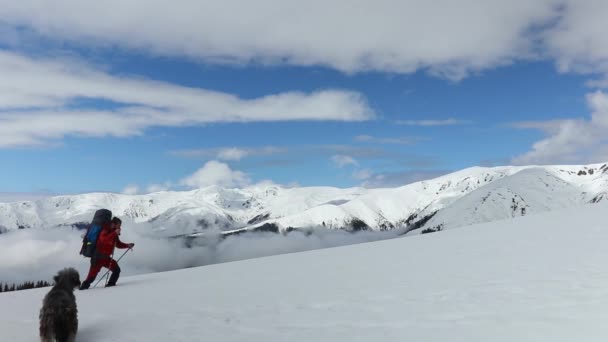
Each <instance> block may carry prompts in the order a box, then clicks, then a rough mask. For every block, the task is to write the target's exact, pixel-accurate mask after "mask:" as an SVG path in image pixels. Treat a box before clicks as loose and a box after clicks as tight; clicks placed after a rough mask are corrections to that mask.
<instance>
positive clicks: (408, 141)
mask: <svg viewBox="0 0 608 342" xmlns="http://www.w3.org/2000/svg"><path fill="white" fill-rule="evenodd" d="M420 140H424V139H422V138H418V137H399V138H379V137H374V136H371V135H358V136H356V137H355V141H357V142H366V143H378V144H397V145H412V144H415V143H417V142H419V141H420Z"/></svg>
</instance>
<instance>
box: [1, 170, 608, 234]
mask: <svg viewBox="0 0 608 342" xmlns="http://www.w3.org/2000/svg"><path fill="white" fill-rule="evenodd" d="M604 199H608V165H607V164H593V165H583V166H521V167H511V166H507V167H493V168H483V167H473V168H469V169H465V170H462V171H458V172H455V173H452V174H448V175H445V176H442V177H439V178H435V179H432V180H427V181H422V182H417V183H412V184H409V185H406V186H402V187H398V188H386V189H365V188H350V189H338V188H331V187H299V188H283V187H280V186H277V185H268V184H265V185H256V186H252V187H248V188H244V189H225V188H220V187H217V186H212V187H207V188H201V189H197V190H192V191H181V192H178V191H165V192H157V193H152V194H147V195H122V194H111V193H91V194H83V195H73V196H57V197H50V198H46V199H41V200H37V201H29V202H28V201H24V202H16V203H0V232H2V231H6V230H12V229H19V228H48V227H53V226H61V225H78V224H82V223H86V222H88V221H89V220H90V219H91V216H92V213H93V212H94V211H95V210H96V209H98V208H109V209H111V210H112V211H113V212H114V213H115V214H116V215H118V216H121V217H125V218H128V219H132V220H133V221H135V222H149V223H150V224H151V226H152V227H153V228H152V230H153V231H154V233H155V234H160V235H164V236H173V235H181V234H194V233H201V232H205V230H206V229H208V228H210V227H219V228H220V229H222V230H235V229H251V228H254V227H257V226H260V225H264V224H269V223H272V224H276V225H277V226H278V227H279V229H287V228H289V227H293V228H302V227H311V226H325V227H327V228H349V227H350V228H354V229H361V228H371V229H375V230H386V229H393V228H397V227H400V228H404V227H407V228H408V229H412V231H413V232H420V231H423V230H424V229H430V230H436V229H440V228H441V229H446V228H454V227H460V226H465V225H470V224H475V223H482V222H489V221H495V220H500V219H506V218H511V217H515V216H523V215H526V214H531V213H540V212H544V211H551V210H558V209H563V208H568V207H572V206H576V205H581V204H586V203H597V202H600V201H603V200H604Z"/></svg>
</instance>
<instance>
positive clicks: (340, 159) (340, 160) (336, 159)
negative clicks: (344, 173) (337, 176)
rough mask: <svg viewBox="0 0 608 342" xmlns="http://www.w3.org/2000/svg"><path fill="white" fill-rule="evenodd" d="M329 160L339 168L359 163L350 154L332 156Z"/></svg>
mask: <svg viewBox="0 0 608 342" xmlns="http://www.w3.org/2000/svg"><path fill="white" fill-rule="evenodd" d="M331 161H332V162H333V163H334V164H335V165H336V166H337V167H340V168H342V167H345V166H349V165H353V166H357V165H359V162H357V160H355V158H353V157H351V156H346V155H342V154H338V155H335V156H332V157H331Z"/></svg>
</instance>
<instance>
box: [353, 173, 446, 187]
mask: <svg viewBox="0 0 608 342" xmlns="http://www.w3.org/2000/svg"><path fill="white" fill-rule="evenodd" d="M450 172H453V171H451V170H407V171H397V172H384V173H372V172H369V173H368V174H367V176H368V177H366V178H365V179H362V180H363V182H362V183H361V186H363V187H365V188H387V187H390V188H394V187H397V186H404V185H407V184H410V183H415V182H420V181H423V180H427V179H433V178H436V177H439V176H443V175H445V174H448V173H450Z"/></svg>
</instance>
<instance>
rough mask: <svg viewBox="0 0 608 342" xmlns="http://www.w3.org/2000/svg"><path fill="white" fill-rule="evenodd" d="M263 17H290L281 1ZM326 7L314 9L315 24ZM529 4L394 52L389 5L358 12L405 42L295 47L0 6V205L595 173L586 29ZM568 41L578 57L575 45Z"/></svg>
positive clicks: (598, 142)
mask: <svg viewBox="0 0 608 342" xmlns="http://www.w3.org/2000/svg"><path fill="white" fill-rule="evenodd" d="M28 2H29V1H24V3H28ZM415 2H416V1H410V2H404V4H403V5H400V6H406V7H407V6H409V7H407V8H406V9H408V10H410V12H412V11H414V12H415V11H420V13H419V15H421V16H424V15H425V14H428V13H436V12H437V11H439V12H440V13H441V11H442V10H443V11H446V12H450V13H451V11H452V10H451V9H449V8H442V7H440V8H432V5H429V6H431V8H428V9H427V8H422V9H419V7H420V6H417V4H415ZM472 2H475V1H472ZM31 3H32V4H34V3H35V2H34V1H31ZM127 3H133V4H135V3H136V1H131V2H127ZM264 3H268V4H266V5H268V6H270V7H269V8H273V10H276V11H279V10H280V11H279V12H281V13H291V12H290V11H292V12H293V13H299V11H298V8H297V6H300V5H298V4H297V2H293V3H292V2H290V1H287V2H273V1H266V2H264ZM314 3H315V4H316V2H314ZM340 3H341V2H339V1H338V2H336V4H335V5H331V6H330V7H331V8H327V9H326V10H327V12H328V13H330V14H328V16H329V17H330V18H333V17H331V13H332V11H343V10H344V8H341V5H340ZM479 3H480V4H481V3H483V2H479ZM486 3H487V2H486ZM541 3H544V2H539V4H536V5H525V6H524V5H521V4H520V5H521V6H519V7H518V8H515V7H508V8H503V6H508V5H505V4H502V3H501V2H498V1H497V2H496V3H495V4H494V5H495V6H494V7H492V6H490V7H489V8H484V9H483V11H484V12H482V13H483V14H484V15H486V16H488V17H490V18H491V17H492V16H496V17H497V18H500V19H501V20H503V22H502V23H501V25H497V24H495V23H492V22H491V20H490V21H482V22H480V23H479V25H487V27H485V28H484V29H483V30H482V31H483V32H481V33H480V32H479V31H480V30H479V25H477V26H475V25H473V26H472V27H470V28H467V27H466V25H465V23H469V22H470V21H471V20H473V21H474V20H476V18H478V16H477V15H475V13H468V12H466V11H465V12H462V13H460V12H458V13H454V16H455V17H456V18H452V19H450V20H452V21H454V22H449V23H447V24H446V27H434V28H432V29H431V30H429V29H428V28H427V31H423V32H428V33H425V34H426V35H428V37H416V36H412V37H410V36H409V33H407V34H406V33H405V32H410V31H411V27H408V26H407V25H408V24H403V23H402V19H403V18H399V17H395V18H393V19H394V20H395V21H394V22H392V21H391V18H392V17H393V14H391V13H392V12H393V11H394V9H393V8H391V6H390V4H389V2H387V4H384V2H380V3H379V4H376V5H373V4H372V3H371V2H370V3H369V5H370V6H377V8H375V9H374V11H376V12H377V14H378V16H377V17H378V18H377V19H378V20H380V21H379V22H378V25H380V27H381V26H382V25H386V26H387V27H392V28H395V25H404V26H398V27H397V29H396V31H395V32H391V33H389V34H388V35H389V36H387V33H386V31H385V30H384V29H382V27H381V28H379V29H377V30H379V31H378V32H374V29H370V28H369V27H363V28H359V25H357V21H356V19H357V16H359V15H361V13H359V12H357V11H353V12H352V13H349V12H347V13H346V16H342V17H341V18H343V19H341V20H343V21H344V23H343V25H344V26H345V27H347V28H350V29H351V31H348V32H346V30H345V32H334V30H335V29H334V26H331V25H330V26H328V27H320V28H318V30H319V31H318V32H316V31H315V32H308V31H303V30H299V29H298V28H299V26H298V24H297V23H292V22H291V21H289V20H287V21H283V20H274V19H270V20H268V21H267V22H265V21H264V20H263V17H264V16H263V15H262V11H263V9H264V6H261V8H254V9H252V10H251V11H249V12H250V13H249V14H247V13H245V14H239V15H242V16H249V17H248V19H250V20H251V23H252V24H251V25H250V27H248V26H247V25H245V24H243V25H242V26H243V27H240V26H239V25H238V24H236V25H235V26H233V27H226V26H222V25H225V24H223V23H222V22H221V20H219V19H218V21H217V23H215V24H214V23H211V24H208V23H205V24H200V25H201V26H200V27H199V26H197V25H199V24H198V21H197V24H193V23H185V24H184V25H182V26H179V25H180V24H179V23H180V22H181V21H180V19H183V20H186V19H187V18H188V17H189V16H188V13H190V12H197V13H201V15H202V14H204V13H207V11H205V10H206V9H208V8H206V7H205V6H206V5H205V2H202V3H197V2H189V1H184V3H183V5H184V6H183V7H184V8H183V9H175V10H174V11H172V12H171V14H170V15H169V16H174V17H175V18H168V19H164V18H163V17H162V16H160V15H158V14H159V13H162V12H163V7H162V5H161V4H155V5H153V6H150V8H149V9H145V10H143V13H140V12H129V10H128V9H123V10H119V9H120V7H121V6H124V4H122V3H121V2H113V1H110V2H108V3H107V4H105V5H95V6H102V7H100V8H97V9H96V10H97V11H100V12H103V11H108V12H107V13H110V14H109V17H105V18H104V20H105V21H106V22H110V23H112V24H113V25H109V26H106V25H104V21H103V20H101V19H99V18H97V16H96V15H95V13H94V11H93V9H90V8H82V6H78V5H77V3H76V2H72V1H59V2H58V4H57V6H58V7H59V9H61V8H64V9H65V11H64V12H65V13H64V14H49V17H48V18H46V19H41V16H38V15H36V13H35V12H36V11H29V10H28V11H24V7H21V6H22V5H19V4H16V5H11V6H8V8H7V9H4V10H1V11H0V72H2V74H3V75H5V77H3V78H4V81H0V89H3V90H4V92H3V93H4V97H5V98H4V100H3V99H0V136H1V137H0V160H1V161H2V169H1V170H2V171H1V172H0V192H2V193H40V192H42V193H47V192H48V193H59V194H62V193H80V192H89V191H112V192H123V191H124V192H127V193H142V192H148V191H155V190H161V189H188V188H194V187H198V186H207V185H212V184H219V185H223V186H231V187H232V186H237V187H238V186H247V185H251V184H255V183H257V182H261V181H272V182H275V183H278V184H283V185H288V186H294V185H300V186H312V185H328V186H338V187H350V186H359V185H362V186H368V187H377V186H396V185H400V184H406V183H408V182H412V181H416V180H420V179H425V178H429V177H434V176H437V175H440V174H444V173H447V172H450V171H455V170H459V169H462V168H466V167H470V166H475V165H484V166H492V165H505V164H556V163H592V162H603V161H605V160H604V159H605V158H607V157H608V153H606V152H608V149H606V148H605V146H604V136H605V134H604V133H606V130H605V129H604V127H605V126H608V125H604V124H605V123H608V120H605V117H608V114H606V113H608V104H607V103H608V100H607V98H608V95H605V94H604V92H603V90H602V89H603V87H604V86H605V83H608V82H605V81H603V80H604V75H605V70H604V67H605V65H606V64H605V60H608V48H605V47H607V46H608V41H607V39H606V38H604V37H603V35H599V34H598V32H597V30H596V28H595V27H587V26H588V25H582V24H581V25H573V23H577V22H576V20H582V19H579V18H580V17H581V16H582V18H583V19H591V18H593V16H594V15H596V14H595V12H596V10H592V9H589V8H587V7H586V6H580V7H575V6H571V7H568V9H567V10H564V8H563V7H560V6H556V5H555V3H561V1H547V2H546V3H544V5H543V4H541ZM30 5H31V4H30ZM271 5H272V6H274V7H272V6H271ZM319 5H320V3H319ZM515 5H516V4H514V5H513V6H515ZM34 6H35V7H34V8H36V9H40V11H41V12H43V11H44V8H43V7H44V6H41V5H40V4H34ZM226 6H228V5H226ZM425 6H426V5H425ZM220 7H221V6H220ZM283 7H284V8H283ZM334 7H335V8H334ZM277 8H278V9H277ZM414 9H416V10H414ZM114 10H116V11H118V12H120V13H123V12H126V13H124V15H127V14H131V15H132V22H129V21H128V20H127V21H125V18H123V17H121V14H115V11H114ZM216 10H218V9H216ZM146 11H148V13H146ZM218 11H219V12H218V13H217V15H218V16H220V17H221V15H223V14H226V13H227V12H228V11H229V10H228V9H225V10H223V9H219V10H218ZM522 11H523V12H522ZM245 12H247V11H245ZM258 12H259V13H258ZM427 12H428V13H427ZM511 12H513V13H511ZM571 12H572V13H571ZM66 13H71V14H66ZM341 13H342V12H341ZM373 13H375V12H373ZM505 13H506V14H505ZM313 14H315V13H312V14H311V15H312V17H311V18H314V20H319V21H320V22H321V24H320V26H323V24H322V23H323V20H321V19H318V15H313ZM414 14H415V13H414ZM414 14H412V15H414ZM301 15H302V20H305V19H309V20H313V19H311V18H307V17H306V14H305V13H304V14H301ZM260 17H262V19H260ZM351 17H352V18H351ZM78 18H80V19H82V18H84V19H87V20H77V19H78ZM273 18H274V17H273ZM387 18H388V19H387ZM172 19H175V20H176V21H175V22H174V21H173V20H172ZM385 19H386V20H385ZM183 20H182V21H183ZM201 20H202V19H201ZM369 20H374V18H373V16H372V18H371V19H369ZM555 20H558V21H557V22H556V21H555ZM258 21H259V25H255V23H257V22H258ZM351 21H352V23H351ZM385 21H386V23H384V22H385ZM133 22H137V23H139V25H140V26H137V27H132V23H133ZM176 22H177V23H178V24H176ZM263 24H264V25H266V24H267V26H268V27H272V28H273V29H275V30H277V32H285V37H282V36H281V35H279V36H277V37H275V38H273V39H268V40H265V39H262V38H259V39H258V37H260V36H262V37H263V34H268V31H267V30H266V26H264V25H263ZM448 24H450V25H452V26H449V25H448ZM540 24H543V25H546V26H541V27H542V30H541V31H539V32H534V33H533V34H532V33H529V32H527V31H525V30H522V28H524V29H525V28H530V27H537V26H538V25H540ZM167 25H174V26H170V29H169V30H167ZM175 25H177V26H175ZM370 25H371V24H370ZM378 25H376V26H378ZM376 26H374V27H376ZM579 26H580V27H579ZM370 27H371V26H370ZM454 27H455V28H456V29H454ZM357 30H361V32H357ZM400 30H401V31H400ZM313 31H314V30H313ZM338 31H339V30H338ZM370 31H371V32H370ZM256 32H257V33H258V35H257V36H256V35H253V33H256ZM273 32H274V31H273ZM294 32H295V33H294ZM505 32H507V33H505ZM296 33H297V35H294V34H296ZM367 35H370V36H371V38H370V37H367ZM423 36H424V35H423ZM294 37H295V38H294ZM296 38H297V39H296ZM282 39H283V40H282ZM332 39H334V40H332ZM383 39H384V40H386V41H382V40H383ZM420 39H426V42H424V44H423V43H420ZM585 39H586V40H587V41H591V42H595V44H590V45H589V44H587V45H585V44H583V45H580V44H578V41H579V40H583V41H584V40H585ZM334 41H335V45H336V46H333V45H334V44H332V43H333V42H334ZM471 41H472V42H474V44H472V43H471ZM380 43H382V44H380ZM417 44H419V45H420V46H418V45H417ZM427 44H428V45H427ZM450 44H451V45H450ZM452 45H453V46H454V47H453V48H452V47H451V46H452ZM429 46H430V47H429ZM589 49H590V50H589Z"/></svg>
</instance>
